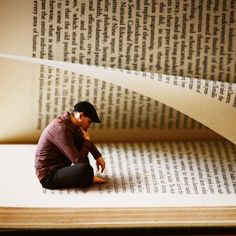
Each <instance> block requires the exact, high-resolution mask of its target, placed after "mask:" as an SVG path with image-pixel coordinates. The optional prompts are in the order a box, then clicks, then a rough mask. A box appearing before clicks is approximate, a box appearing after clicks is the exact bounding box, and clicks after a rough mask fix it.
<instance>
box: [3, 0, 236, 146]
mask: <svg viewBox="0 0 236 236" xmlns="http://www.w3.org/2000/svg"><path fill="white" fill-rule="evenodd" d="M1 6H2V7H0V11H1V12H0V13H1V14H0V25H1V27H0V34H1V40H0V52H1V53H5V54H15V55H23V56H30V57H31V56H32V57H35V58H44V59H54V60H57V61H69V62H73V63H80V64H89V65H99V66H105V67H113V68H120V69H129V70H134V71H147V72H152V73H159V74H167V75H169V74H170V75H181V76H185V77H194V78H204V79H211V80H221V81H223V80H224V81H227V82H235V73H234V71H235V69H234V68H235V56H234V55H235V44H234V43H233V42H234V41H235V40H234V39H235V28H236V27H235V20H234V19H235V15H234V12H235V3H234V1H230V0H228V1H224V3H223V2H214V3H210V2H202V1H197V0H194V1H192V2H191V4H189V3H186V2H184V1H171V2H168V3H167V2H166V1H158V2H154V1H152V2H151V3H150V4H148V3H147V2H145V1H139V2H138V4H137V3H136V1H129V2H126V1H118V2H117V1H112V0H109V1H101V2H100V3H99V4H97V5H95V4H94V3H93V2H92V1H73V2H69V1H67V2H61V3H56V2H55V1H33V2H32V1H29V0H28V1H27V0H24V1H23V2H22V1H14V4H13V3H11V2H9V1H5V0H2V1H1ZM16 9H17V10H16ZM6 25H8V26H9V27H5V26H6ZM172 26H174V27H172ZM9 29H12V30H9ZM16 35H19V37H15V36H16ZM16 38H17V43H16ZM123 42H127V43H123ZM0 63H1V81H2V82H3V81H4V83H2V84H4V86H2V87H1V88H2V90H3V92H1V94H2V96H5V94H6V92H4V91H9V92H8V93H7V94H8V97H7V99H4V98H3V99H0V100H1V107H2V108H3V109H6V108H9V101H10V102H11V103H10V104H11V109H8V112H9V113H6V114H4V115H3V119H4V121H8V122H10V123H15V122H16V119H14V118H13V117H14V111H15V110H17V111H19V109H20V108H19V107H20V106H19V105H17V104H19V103H20V104H22V103H23V104H24V107H27V111H26V113H25V114H23V113H20V112H19V117H18V119H17V121H18V122H20V123H18V124H19V125H18V126H17V127H14V126H7V127H6V126H4V127H1V130H2V135H1V142H22V141H23V142H36V141H37V138H38V136H39V133H40V132H41V131H42V129H43V128H44V127H45V125H46V124H47V123H48V122H49V120H51V119H52V118H53V117H55V116H58V115H59V114H60V113H62V112H64V111H65V109H68V110H70V109H72V106H73V103H75V102H77V101H78V100H82V99H83V100H90V101H91V102H93V103H94V104H95V106H96V107H97V108H98V110H99V111H100V112H101V118H102V120H103V123H102V124H101V125H100V126H96V127H94V129H95V130H96V132H95V137H96V139H97V138H98V139H99V138H100V137H104V136H103V135H104V133H105V134H107V137H112V139H113V140H122V139H123V137H124V136H125V137H126V135H125V134H127V130H129V131H130V132H131V134H132V135H131V137H129V140H131V139H132V138H133V137H134V136H135V137H136V135H134V134H138V133H139V131H140V130H141V131H143V133H145V134H146V135H145V137H149V138H150V139H152V140H153V139H155V138H156V139H158V138H162V137H164V139H165V138H167V139H172V140H173V139H175V138H178V137H182V139H185V140H186V139H189V138H191V137H192V138H193V139H194V138H196V139H200V138H206V139H210V138H218V136H217V135H216V134H215V133H214V132H210V131H209V130H206V128H205V126H204V125H202V123H199V122H196V121H195V120H194V119H190V118H189V117H188V116H186V115H184V113H180V112H179V111H178V110H173V109H171V108H170V107H167V106H166V105H165V104H163V103H160V102H159V101H158V100H156V99H152V98H150V97H149V96H146V95H145V96H144V95H143V94H139V93H137V92H135V91H134V90H132V91H131V90H127V89H125V88H124V87H121V86H114V84H113V83H107V82H105V83H104V82H102V81H101V80H96V79H95V78H90V77H87V76H85V75H83V74H80V75H79V76H78V75H76V74H74V73H73V72H68V71H64V70H63V71H60V70H54V69H52V68H48V67H44V66H42V67H36V68H35V67H34V66H33V67H32V66H31V65H29V66H25V65H24V66H21V65H22V64H21V63H16V62H12V61H11V60H10V61H9V60H2V59H1V60H0ZM22 81H24V84H25V85H24V86H19V87H18V89H16V88H15V87H14V86H12V85H14V84H17V83H18V82H22ZM21 84H22V83H21ZM30 86H31V87H32V89H33V92H32V94H29V90H28V88H29V87H30ZM229 90H230V89H229ZM24 94H25V95H24ZM229 94H230V92H229ZM30 95H31V96H30ZM24 96H25V97H24ZM8 99H9V100H8ZM45 102H46V105H45ZM114 104H116V106H114ZM32 111H33V112H32ZM121 111H124V112H121ZM4 123H5V122H4ZM27 124H29V125H30V127H29V126H27ZM28 130H32V132H31V133H30V132H28ZM187 130H189V132H186V131H187ZM122 131H123V132H122ZM193 131H196V132H193ZM180 134H182V135H180ZM172 135H173V136H172ZM171 136H172V138H170V137H171ZM102 141H104V140H102Z"/></svg>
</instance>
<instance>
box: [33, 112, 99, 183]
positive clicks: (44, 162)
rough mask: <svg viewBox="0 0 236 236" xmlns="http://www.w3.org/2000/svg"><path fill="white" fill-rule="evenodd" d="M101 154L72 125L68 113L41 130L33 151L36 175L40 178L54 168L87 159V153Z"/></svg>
mask: <svg viewBox="0 0 236 236" xmlns="http://www.w3.org/2000/svg"><path fill="white" fill-rule="evenodd" d="M89 152H90V153H91V154H92V155H93V157H94V158H95V159H97V158H98V157H100V156H101V153H100V152H99V151H98V149H97V148H96V146H95V145H94V144H93V143H92V142H91V141H90V140H85V139H84V138H83V134H82V132H81V130H80V128H79V127H76V126H74V125H73V123H72V122H71V120H70V113H69V112H65V113H64V114H62V115H61V116H59V117H58V118H55V119H54V120H52V121H51V122H50V123H49V124H48V126H47V127H46V128H45V129H44V131H43V132H42V134H41V136H40V138H39V142H38V145H37V148H36V153H35V168H36V175H37V176H38V178H39V180H42V179H43V178H44V177H45V176H47V175H48V174H49V173H50V172H51V171H52V170H54V169H55V168H61V167H63V166H69V165H71V164H72V163H74V164H76V163H79V162H84V161H87V160H88V159H87V158H88V153H89Z"/></svg>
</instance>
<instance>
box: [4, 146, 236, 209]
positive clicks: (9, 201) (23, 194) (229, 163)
mask: <svg viewBox="0 0 236 236" xmlns="http://www.w3.org/2000/svg"><path fill="white" fill-rule="evenodd" d="M98 147H99V148H100V149H101V150H102V152H103V153H104V156H105V158H106V162H107V168H106V171H105V173H104V174H103V177H104V178H105V179H106V183H105V184H104V185H94V186H93V187H91V188H88V189H66V190H48V189H43V188H42V187H41V185H40V183H39V182H38V180H37V178H36V176H35V175H34V171H35V170H34V167H33V165H34V158H33V156H34V151H35V145H10V148H9V145H1V146H0V158H1V163H2V165H1V171H0V177H1V178H0V186H1V190H0V194H1V198H0V206H2V207H3V206H4V207H6V206H8V207H73V208H76V207H80V208H83V207H85V208H90V207H92V208H93V207H102V208H106V207H131V208H132V207H186V206H191V207H200V206H201V207H202V206H235V205H236V199H235V191H236V187H235V186H236V182H235V181H236V175H235V171H234V170H235V168H236V166H235V153H236V149H235V146H234V145H232V144H230V143H228V142H210V143H208V142H189V143H178V142H172V143H132V144H129V143H127V144H121V143H114V144H105V143H104V144H101V145H99V146H98ZM90 162H91V164H92V165H93V166H94V169H95V163H94V161H93V159H90Z"/></svg>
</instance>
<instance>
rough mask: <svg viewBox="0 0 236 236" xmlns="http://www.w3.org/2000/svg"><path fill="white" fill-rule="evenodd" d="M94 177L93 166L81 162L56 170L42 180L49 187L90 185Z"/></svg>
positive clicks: (44, 185) (43, 184) (45, 186)
mask: <svg viewBox="0 0 236 236" xmlns="http://www.w3.org/2000/svg"><path fill="white" fill-rule="evenodd" d="M93 177H94V173H93V168H92V166H91V165H90V164H89V163H87V162H81V163H78V164H75V165H72V166H66V167H62V168H60V169H57V170H54V171H52V172H51V173H50V174H49V175H48V176H46V177H44V178H43V179H42V180H41V181H40V182H41V184H42V186H43V187H44V188H49V189H61V188H76V187H88V186H90V185H91V184H92V183H93Z"/></svg>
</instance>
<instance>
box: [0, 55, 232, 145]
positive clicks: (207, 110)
mask: <svg viewBox="0 0 236 236" xmlns="http://www.w3.org/2000/svg"><path fill="white" fill-rule="evenodd" d="M0 56H2V57H9V58H12V59H17V60H24V61H27V62H32V63H38V64H43V65H47V66H51V67H56V68H60V69H65V70H69V71H72V72H76V73H79V74H83V75H87V76H90V77H92V78H97V79H99V80H102V81H105V82H109V83H112V84H114V85H118V86H122V87H124V88H126V89H129V90H131V91H134V92H137V93H139V94H142V95H145V96H149V97H150V98H152V99H154V100H156V101H160V102H162V103H164V104H166V105H168V106H170V107H172V108H174V109H176V110H178V111H181V112H182V113H184V114H187V115H188V116H190V117H192V118H194V119H195V120H197V121H199V122H201V123H203V124H204V125H206V126H208V127H209V128H211V129H213V130H214V131H216V132H217V133H219V134H221V135H222V136H224V137H225V138H227V139H228V140H230V141H231V142H233V143H235V144H236V136H235V133H236V123H235V122H234V121H235V117H236V109H235V108H236V83H234V84H230V83H226V82H217V81H210V80H200V79H194V78H187V77H180V76H168V75H167V76H166V75H159V74H154V73H148V72H143V73H139V72H136V71H127V70H118V69H114V68H100V67H96V66H89V65H80V64H74V63H69V62H58V61H54V60H44V59H35V58H29V57H20V56H11V55H4V54H2V55H1V54H0ZM131 102H132V101H131ZM44 104H45V103H44ZM219 113H221V114H223V115H222V116H219ZM226 122H227V125H225V123H226Z"/></svg>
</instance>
